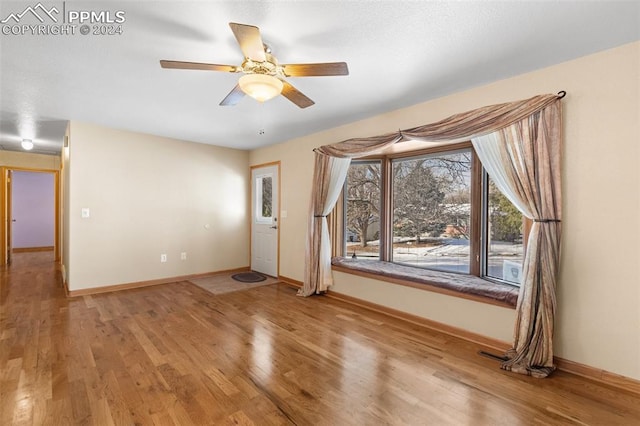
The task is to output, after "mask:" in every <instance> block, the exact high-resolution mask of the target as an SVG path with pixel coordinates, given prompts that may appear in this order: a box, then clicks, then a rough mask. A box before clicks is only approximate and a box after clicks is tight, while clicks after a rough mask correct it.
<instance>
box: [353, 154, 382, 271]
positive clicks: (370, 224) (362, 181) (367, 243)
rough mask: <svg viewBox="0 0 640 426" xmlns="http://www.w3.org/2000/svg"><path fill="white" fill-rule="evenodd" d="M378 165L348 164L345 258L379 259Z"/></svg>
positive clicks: (378, 163)
mask: <svg viewBox="0 0 640 426" xmlns="http://www.w3.org/2000/svg"><path fill="white" fill-rule="evenodd" d="M380 169H381V166H380V162H375V163H352V164H351V166H350V167H349V172H348V173H347V180H346V184H345V202H346V209H345V211H346V215H345V216H346V220H345V240H346V241H345V243H346V255H347V256H353V255H354V254H355V256H356V257H357V258H359V259H360V258H361V259H379V258H380V182H381V180H380Z"/></svg>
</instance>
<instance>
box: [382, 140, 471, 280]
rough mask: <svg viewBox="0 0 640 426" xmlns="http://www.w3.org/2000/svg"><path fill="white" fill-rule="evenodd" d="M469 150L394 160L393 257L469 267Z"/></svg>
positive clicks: (445, 268)
mask: <svg viewBox="0 0 640 426" xmlns="http://www.w3.org/2000/svg"><path fill="white" fill-rule="evenodd" d="M470 203H471V151H469V150H467V151H460V152H453V153H442V154H435V155H429V156H425V157H420V158H412V159H402V160H397V161H394V162H393V261H394V262H398V263H405V264H409V265H413V266H419V267H422V268H430V269H438V270H442V271H451V272H462V273H469V264H470V261H469V260H470V252H469V248H470V247H469V236H470V234H469V230H470V219H471V204H470Z"/></svg>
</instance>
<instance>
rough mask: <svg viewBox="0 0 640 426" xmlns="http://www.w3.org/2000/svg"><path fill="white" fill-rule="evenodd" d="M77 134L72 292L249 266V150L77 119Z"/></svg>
mask: <svg viewBox="0 0 640 426" xmlns="http://www.w3.org/2000/svg"><path fill="white" fill-rule="evenodd" d="M70 136H71V138H70V150H69V155H70V159H69V164H68V167H67V168H66V171H67V173H68V180H67V185H68V192H67V194H69V198H68V204H69V207H68V242H69V245H68V250H69V253H68V259H67V260H66V261H65V262H67V269H68V271H67V276H68V283H69V289H70V290H79V289H86V288H91V287H101V286H109V285H117V284H125V283H131V282H139V281H148V280H154V279H161V278H169V277H176V276H182V275H188V274H198V273H207V272H213V271H220V270H228V269H234V268H241V267H246V266H248V265H249V248H248V241H249V231H248V229H249V226H248V219H247V214H248V210H249V208H248V206H247V203H248V195H247V194H248V193H249V187H248V185H249V166H248V157H249V154H248V152H246V151H239V150H234V149H229V148H220V147H214V146H210V145H204V144H196V143H189V142H183V141H178V140H173V139H167V138H161V137H156V136H151V135H144V134H138V133H132V132H127V131H120V130H114V129H108V128H104V127H99V126H95V125H90V124H85V123H80V122H75V121H72V122H71V125H70ZM65 166H66V165H65ZM82 208H89V209H90V214H91V217H90V218H88V219H83V218H81V210H82ZM181 252H186V253H187V260H184V261H183V260H180V253H181ZM162 253H165V254H167V256H168V261H167V262H166V263H160V254H162Z"/></svg>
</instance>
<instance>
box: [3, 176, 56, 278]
mask: <svg viewBox="0 0 640 426" xmlns="http://www.w3.org/2000/svg"><path fill="white" fill-rule="evenodd" d="M0 172H1V174H0V180H1V185H0V205H1V206H2V208H1V209H0V212H1V215H2V220H1V222H0V242H1V246H2V247H1V249H0V255H1V257H0V265H7V264H10V263H11V260H12V257H13V255H14V254H16V253H33V252H52V253H53V260H54V261H55V262H59V261H60V250H59V247H60V217H59V216H60V215H59V210H60V209H59V206H60V200H59V198H60V183H59V172H58V171H57V170H43V169H26V168H17V167H2V168H1V170H0Z"/></svg>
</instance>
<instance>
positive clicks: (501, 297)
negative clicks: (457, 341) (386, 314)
mask: <svg viewBox="0 0 640 426" xmlns="http://www.w3.org/2000/svg"><path fill="white" fill-rule="evenodd" d="M331 264H332V269H333V270H334V271H339V272H344V273H347V274H354V275H360V276H363V277H366V278H372V279H375V280H380V281H387V282H391V283H394V284H400V285H405V286H409V287H414V288H419V289H422V290H428V291H433V292H436V293H443V294H447V295H450V296H454V297H462V298H465V299H471V300H475V301H478V302H483V303H489V304H492V305H498V306H503V307H508V308H515V307H516V302H517V300H518V293H519V292H520V289H519V288H518V287H514V286H511V285H508V284H501V283H495V282H492V281H488V280H485V279H482V278H479V277H475V276H473V275H463V274H452V273H447V272H439V271H433V270H428V269H421V268H414V267H411V266H405V265H398V264H396V263H391V262H382V261H379V260H358V259H350V258H345V257H334V258H333V259H332V260H331Z"/></svg>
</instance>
